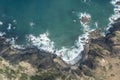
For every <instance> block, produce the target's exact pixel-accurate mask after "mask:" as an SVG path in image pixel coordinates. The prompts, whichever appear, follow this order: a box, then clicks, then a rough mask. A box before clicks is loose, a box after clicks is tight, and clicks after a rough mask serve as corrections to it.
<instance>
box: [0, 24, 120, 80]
mask: <svg viewBox="0 0 120 80" xmlns="http://www.w3.org/2000/svg"><path fill="white" fill-rule="evenodd" d="M89 37H90V39H89V42H88V43H86V45H85V49H84V51H83V58H82V60H80V61H79V62H78V63H77V64H75V65H68V64H66V63H64V61H63V60H62V59H60V58H59V57H57V56H56V55H54V54H49V53H46V52H44V51H40V50H39V49H37V48H36V47H32V46H31V47H27V48H25V49H15V48H13V47H12V46H11V44H9V42H6V38H5V37H0V80H118V79H119V78H120V76H119V74H120V73H119V72H120V68H119V67H120V22H116V23H114V24H112V27H111V28H110V29H109V33H107V34H106V36H102V34H101V31H100V30H95V31H92V32H90V35H89Z"/></svg>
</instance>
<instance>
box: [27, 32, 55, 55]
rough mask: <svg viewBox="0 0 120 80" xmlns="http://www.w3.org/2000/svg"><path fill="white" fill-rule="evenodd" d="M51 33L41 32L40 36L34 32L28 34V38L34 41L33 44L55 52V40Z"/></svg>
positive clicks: (31, 41)
mask: <svg viewBox="0 0 120 80" xmlns="http://www.w3.org/2000/svg"><path fill="white" fill-rule="evenodd" d="M48 36H49V33H48V32H46V33H43V34H40V35H39V36H38V37H36V36H33V35H32V34H30V35H28V36H27V40H28V41H29V42H30V43H32V45H34V46H36V47H38V49H41V50H44V51H47V52H50V53H53V52H54V42H53V41H51V40H50V39H49V38H48Z"/></svg>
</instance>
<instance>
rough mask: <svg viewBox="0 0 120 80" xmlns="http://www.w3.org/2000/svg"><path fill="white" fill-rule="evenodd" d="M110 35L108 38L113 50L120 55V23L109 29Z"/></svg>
mask: <svg viewBox="0 0 120 80" xmlns="http://www.w3.org/2000/svg"><path fill="white" fill-rule="evenodd" d="M109 31H110V33H109V34H108V35H107V36H106V39H107V41H108V44H109V46H110V47H111V50H112V52H113V53H115V54H120V22H117V23H115V24H113V27H112V28H110V29H109Z"/></svg>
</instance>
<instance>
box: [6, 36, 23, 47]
mask: <svg viewBox="0 0 120 80" xmlns="http://www.w3.org/2000/svg"><path fill="white" fill-rule="evenodd" d="M16 39H17V38H14V37H12V38H7V39H6V42H9V43H10V44H11V48H16V49H25V47H24V45H17V44H16V43H15V42H16Z"/></svg>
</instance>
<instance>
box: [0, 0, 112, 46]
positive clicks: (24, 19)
mask: <svg viewBox="0 0 120 80" xmlns="http://www.w3.org/2000/svg"><path fill="white" fill-rule="evenodd" d="M110 1H111V0H87V2H84V0H0V21H2V22H3V25H1V26H0V31H2V32H6V36H7V37H16V36H17V37H18V39H17V43H18V44H23V43H24V44H25V43H26V39H25V36H26V35H28V34H33V35H35V36H38V35H39V34H42V33H45V32H46V31H48V32H49V34H50V36H49V37H50V39H51V40H53V41H54V42H55V46H56V47H61V46H66V47H69V46H71V45H73V44H74V41H75V40H76V39H77V38H78V36H79V35H82V34H83V27H82V26H81V24H80V22H79V18H78V15H79V13H82V12H86V13H89V14H90V15H91V23H90V28H91V29H95V28H96V26H95V25H94V23H95V22H98V28H99V29H101V30H102V31H104V29H105V27H106V26H107V24H108V23H109V21H108V18H109V17H110V16H111V14H112V13H113V7H112V5H111V4H110ZM73 20H76V22H73ZM9 24H11V25H12V28H11V29H10V30H7V28H8V26H9ZM14 27H15V29H14Z"/></svg>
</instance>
